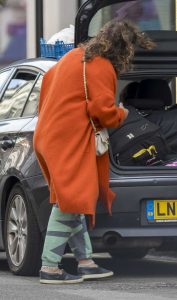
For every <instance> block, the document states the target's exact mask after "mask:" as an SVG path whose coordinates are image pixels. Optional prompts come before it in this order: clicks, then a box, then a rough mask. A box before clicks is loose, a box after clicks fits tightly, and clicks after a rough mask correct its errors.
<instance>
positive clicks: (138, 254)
mask: <svg viewBox="0 0 177 300" xmlns="http://www.w3.org/2000/svg"><path fill="white" fill-rule="evenodd" d="M147 253H148V249H146V248H142V249H139V248H135V249H128V250H127V249H123V250H118V251H115V252H110V254H111V256H112V257H113V259H114V258H115V259H141V258H143V257H145V256H146V254H147Z"/></svg>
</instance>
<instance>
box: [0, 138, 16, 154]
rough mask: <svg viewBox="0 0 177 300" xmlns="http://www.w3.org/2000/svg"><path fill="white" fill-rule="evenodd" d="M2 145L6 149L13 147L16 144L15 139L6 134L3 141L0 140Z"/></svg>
mask: <svg viewBox="0 0 177 300" xmlns="http://www.w3.org/2000/svg"><path fill="white" fill-rule="evenodd" d="M0 146H1V149H2V150H4V151H6V150H7V149H9V148H12V147H13V146H14V141H13V140H12V139H11V138H9V137H8V136H5V137H4V138H3V139H2V140H1V141H0Z"/></svg>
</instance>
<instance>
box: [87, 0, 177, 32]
mask: <svg viewBox="0 0 177 300" xmlns="http://www.w3.org/2000/svg"><path fill="white" fill-rule="evenodd" d="M174 10H175V1H174V0H130V1H128V0H127V1H120V2H119V3H115V4H111V5H109V6H107V7H104V8H101V9H100V10H98V11H97V13H96V14H95V15H94V17H93V18H92V20H91V22H90V25H89V33H88V35H89V36H90V37H93V36H95V35H96V34H97V33H98V32H99V30H100V28H101V27H102V26H103V25H104V24H105V23H106V22H108V21H110V20H112V19H114V18H118V19H119V20H120V21H121V20H124V19H128V20H131V21H132V22H134V23H136V24H137V25H138V27H139V28H140V29H141V30H144V31H149V30H176V27H175V26H176V24H175V18H174V17H173V16H174V14H173V11H174Z"/></svg>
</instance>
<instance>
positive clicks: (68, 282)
mask: <svg viewBox="0 0 177 300" xmlns="http://www.w3.org/2000/svg"><path fill="white" fill-rule="evenodd" d="M83 281H84V279H83V278H80V279H73V280H47V279H40V280H39V282H40V283H43V284H72V283H81V282H83Z"/></svg>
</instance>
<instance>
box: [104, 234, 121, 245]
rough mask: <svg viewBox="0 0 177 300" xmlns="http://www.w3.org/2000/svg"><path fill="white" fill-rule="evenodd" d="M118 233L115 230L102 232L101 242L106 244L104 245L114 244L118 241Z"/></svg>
mask: <svg viewBox="0 0 177 300" xmlns="http://www.w3.org/2000/svg"><path fill="white" fill-rule="evenodd" d="M118 238H119V236H118V234H117V233H116V232H107V233H105V234H104V236H103V243H104V244H105V245H106V246H109V247H110V246H112V247H113V246H115V245H116V244H117V242H118Z"/></svg>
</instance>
